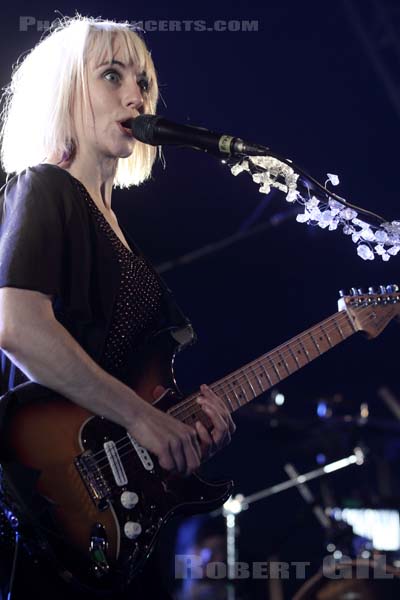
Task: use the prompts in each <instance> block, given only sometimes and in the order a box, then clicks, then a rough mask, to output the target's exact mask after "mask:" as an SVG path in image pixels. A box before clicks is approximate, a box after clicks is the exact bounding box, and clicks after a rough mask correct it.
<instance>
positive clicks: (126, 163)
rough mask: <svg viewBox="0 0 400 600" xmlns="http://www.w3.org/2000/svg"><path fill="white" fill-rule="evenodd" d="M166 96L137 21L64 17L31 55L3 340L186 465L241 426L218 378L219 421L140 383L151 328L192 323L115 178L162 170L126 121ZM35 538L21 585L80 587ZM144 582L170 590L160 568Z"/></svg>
mask: <svg viewBox="0 0 400 600" xmlns="http://www.w3.org/2000/svg"><path fill="white" fill-rule="evenodd" d="M157 97H158V88H157V77H156V72H155V68H154V65H153V61H152V58H151V56H150V53H149V51H148V50H147V48H146V46H145V44H144V42H143V40H142V39H141V37H140V36H139V35H138V34H137V33H136V32H135V31H134V28H133V27H131V26H129V24H127V23H115V22H110V21H102V20H100V19H92V18H83V17H80V16H77V17H74V18H72V19H64V20H62V21H60V22H58V24H57V25H56V26H54V27H53V28H52V29H51V31H49V32H48V34H47V35H46V36H45V37H44V39H42V40H41V41H40V43H39V44H38V45H37V46H36V47H35V48H34V49H33V50H32V51H31V52H30V53H29V54H27V55H26V56H25V57H24V58H23V60H22V61H21V62H20V63H19V64H18V65H17V67H16V69H15V71H14V73H13V77H12V81H11V83H10V86H9V87H8V89H7V91H6V94H5V96H4V98H3V112H2V132H1V134H2V138H1V142H2V145H1V159H2V164H3V168H4V170H5V172H6V173H7V175H8V178H7V183H6V185H5V186H4V187H3V189H2V190H1V195H0V210H1V236H0V347H1V348H2V350H3V360H2V366H3V373H7V376H8V377H9V380H8V381H6V382H5V381H4V378H3V384H4V383H6V385H5V387H10V386H13V385H15V384H16V383H19V382H21V381H23V380H24V379H29V380H31V381H33V382H36V383H38V384H41V385H42V386H45V387H46V388H50V389H51V390H53V391H55V392H57V393H59V394H61V395H62V396H64V397H65V398H67V399H68V400H70V401H71V402H73V403H75V404H78V405H80V406H82V407H84V408H85V409H88V410H89V411H90V412H91V413H94V414H97V415H102V416H104V417H105V418H106V419H108V420H110V421H113V422H115V423H117V424H119V425H121V426H123V427H124V429H126V430H127V431H128V432H129V434H131V435H132V436H133V437H134V438H135V439H136V440H137V442H138V443H139V444H141V445H142V446H143V447H144V448H146V449H147V450H148V451H150V452H152V453H153V454H154V455H155V456H156V457H157V458H158V461H159V464H160V466H161V467H163V468H164V469H165V470H167V471H170V472H171V473H177V474H179V475H182V476H184V475H188V474H191V473H192V472H193V471H194V470H195V469H196V468H197V467H198V466H199V465H200V462H201V460H202V458H204V457H206V456H209V455H211V454H212V453H213V452H215V451H216V450H218V449H219V448H220V447H222V446H224V445H225V444H226V443H228V442H229V440H230V435H231V434H232V433H233V431H234V429H235V426H234V424H233V421H232V419H231V416H230V413H229V411H228V410H227V408H226V406H225V404H224V402H223V401H222V400H221V399H220V398H218V397H217V396H216V395H215V394H214V393H213V392H212V391H211V390H210V389H209V388H207V387H206V386H202V388H201V392H202V394H201V396H200V399H199V404H200V405H201V408H202V409H203V411H204V412H205V413H206V415H207V416H208V417H209V420H210V422H211V425H212V426H211V428H210V429H209V430H207V429H206V428H205V427H204V426H203V425H202V424H201V422H200V421H197V422H196V423H195V424H194V425H193V426H189V425H187V424H185V423H183V422H181V421H180V420H178V419H175V418H173V417H172V416H170V415H168V414H166V413H164V412H162V411H160V410H158V409H157V408H155V407H153V406H152V405H151V403H150V402H148V401H145V400H144V399H143V398H142V397H140V395H139V394H138V393H136V392H135V390H134V389H132V387H131V386H130V385H129V383H130V380H129V374H130V372H131V370H132V368H133V367H134V365H132V360H133V355H134V350H136V348H137V347H138V346H139V345H140V343H141V342H142V341H143V340H144V339H145V338H146V336H148V335H149V333H151V332H153V331H155V330H156V329H157V328H159V327H160V326H171V325H174V326H176V327H178V326H179V327H180V328H182V327H184V326H185V327H186V329H190V325H189V323H188V321H187V320H186V319H185V318H184V317H183V315H182V313H181V311H180V310H179V309H178V308H177V306H176V304H175V303H174V301H173V299H172V297H171V294H170V292H169V290H168V289H167V288H166V286H165V285H164V284H163V282H162V281H161V280H160V278H159V277H158V276H157V274H156V273H155V271H154V270H153V268H152V267H151V265H149V263H148V262H147V260H146V259H145V258H144V257H143V255H142V254H141V253H140V252H139V251H138V249H137V248H136V247H135V245H134V244H133V243H132V241H131V240H130V239H129V238H128V237H127V234H126V232H124V231H123V229H122V228H121V226H120V225H119V223H118V219H117V217H116V215H115V213H114V212H113V210H112V190H113V187H114V186H119V187H130V186H136V185H139V184H140V183H141V182H142V181H144V180H145V179H146V178H148V177H149V175H150V173H151V168H152V165H153V162H154V159H155V149H154V148H152V147H150V146H146V145H144V144H142V143H140V142H137V141H136V140H135V139H134V138H133V136H132V134H131V133H130V131H129V130H128V129H127V128H125V127H124V125H123V123H124V122H125V121H126V120H127V119H129V118H132V117H136V116H138V115H139V114H141V113H154V112H155V110H156V105H157ZM132 197H133V198H132V201H134V193H132ZM171 307H172V309H171ZM171 314H173V315H174V317H171ZM171 319H172V321H173V320H174V319H175V322H172V321H171ZM6 363H7V364H6ZM162 392H163V389H162V388H161V387H160V388H159V389H156V390H154V397H157V395H159V394H161V393H162ZM21 552H22V554H21V555H20V558H19V559H18V560H17V565H16V572H15V578H14V581H13V593H14V595H13V596H12V598H25V597H26V595H24V591H23V582H24V579H25V583H26V580H27V577H28V574H29V589H30V591H31V593H32V594H33V593H34V592H37V593H40V594H41V597H42V598H47V597H52V598H54V597H57V598H64V596H65V597H68V598H70V597H71V592H70V590H68V588H67V587H66V584H64V583H63V582H61V580H59V579H58V578H57V576H56V575H53V574H46V575H44V571H43V570H41V567H40V566H39V567H38V568H37V569H36V568H35V567H32V566H31V565H30V564H29V558H28V557H27V556H24V554H23V551H22V550H21ZM21 557H22V558H21ZM6 563H7V561H6ZM6 566H7V565H6ZM147 571H149V568H147ZM145 574H146V569H145ZM143 581H144V582H145V583H143ZM134 585H135V586H136V588H134V589H135V590H137V589H142V590H143V591H142V592H141V593H143V594H145V595H146V597H148V596H154V597H157V598H158V599H160V598H163V597H164V596H165V597H166V594H165V593H164V592H162V591H161V590H160V589H158V588H157V585H160V584H159V578H155V577H151V578H149V577H148V575H147V576H146V575H143V576H142V577H141V578H139V579H137V580H136V581H135V583H134ZM140 586H143V587H142V588H141V587H140ZM151 586H155V590H153V588H152V587H151ZM152 590H153V593H152ZM55 594H57V596H55ZM76 594H79V592H75V591H74V595H76ZM84 597H85V598H88V597H89V596H88V594H87V593H85V594H84ZM112 597H113V598H115V597H116V596H115V595H113V596H112ZM121 597H125V596H121ZM126 597H132V596H129V595H127V596H126ZM139 597H145V596H144V595H143V596H141V595H139Z"/></svg>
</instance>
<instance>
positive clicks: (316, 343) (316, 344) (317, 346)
mask: <svg viewBox="0 0 400 600" xmlns="http://www.w3.org/2000/svg"><path fill="white" fill-rule="evenodd" d="M310 338H311V339H312V341H313V342H314V346H315V347H316V349H317V352H318V354H319V355H321V354H322V352H321V349H320V347H319V344H318V342H317V341H316V340H315V339H314V336H313V334H312V333H311V331H310Z"/></svg>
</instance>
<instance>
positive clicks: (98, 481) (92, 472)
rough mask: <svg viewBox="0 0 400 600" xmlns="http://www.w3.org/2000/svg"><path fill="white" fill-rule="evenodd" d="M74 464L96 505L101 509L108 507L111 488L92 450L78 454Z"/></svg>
mask: <svg viewBox="0 0 400 600" xmlns="http://www.w3.org/2000/svg"><path fill="white" fill-rule="evenodd" d="M74 464H75V467H76V468H77V470H78V473H79V475H80V476H81V479H82V481H83V483H84V484H85V487H86V489H87V491H88V492H89V495H90V497H91V499H92V501H93V502H94V504H95V505H96V507H97V508H98V509H99V510H105V509H106V508H108V498H109V497H110V496H111V489H110V487H109V485H108V484H107V482H106V480H105V478H104V477H103V474H102V472H101V470H100V468H99V467H98V465H97V461H96V460H95V458H94V457H93V453H92V451H91V450H87V451H86V452H83V454H81V455H80V456H77V457H76V458H75V460H74Z"/></svg>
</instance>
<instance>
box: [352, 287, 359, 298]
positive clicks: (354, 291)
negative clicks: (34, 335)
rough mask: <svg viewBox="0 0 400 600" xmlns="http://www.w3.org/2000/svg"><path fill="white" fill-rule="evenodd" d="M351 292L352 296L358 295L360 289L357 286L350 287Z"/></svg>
mask: <svg viewBox="0 0 400 600" xmlns="http://www.w3.org/2000/svg"><path fill="white" fill-rule="evenodd" d="M350 294H351V295H352V296H358V289H357V288H355V287H352V288H351V289H350Z"/></svg>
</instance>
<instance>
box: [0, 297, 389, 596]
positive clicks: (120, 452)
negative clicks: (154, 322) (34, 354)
mask: <svg viewBox="0 0 400 600" xmlns="http://www.w3.org/2000/svg"><path fill="white" fill-rule="evenodd" d="M399 315H400V293H399V288H398V287H397V286H388V287H387V288H385V287H383V286H381V287H380V290H379V292H376V291H375V290H373V289H371V288H370V293H368V294H364V293H359V292H358V291H357V290H355V289H354V288H353V289H352V293H350V294H349V295H344V294H342V297H341V298H340V299H339V312H337V313H335V314H334V315H332V316H331V317H329V318H327V319H325V320H324V321H322V322H320V323H318V324H317V325H315V326H314V327H311V328H310V329H308V330H307V331H304V332H303V333H301V334H300V335H298V336H296V337H294V338H292V339H291V340H290V341H288V342H286V343H285V344H282V345H281V346H279V347H277V348H275V349H274V350H272V351H271V352H268V353H267V354H264V355H263V356H260V357H259V358H257V359H255V360H253V361H252V362H250V363H248V364H246V365H245V366H243V367H242V368H240V369H238V370H237V371H234V372H233V373H231V374H230V375H228V376H226V377H224V378H223V379H220V380H218V381H216V382H215V383H214V384H212V385H211V386H210V387H211V388H212V390H213V391H214V392H215V393H216V394H217V395H219V396H220V397H221V398H222V399H223V401H224V402H225V404H226V406H227V407H228V408H229V410H230V411H231V412H232V413H233V412H235V411H236V410H237V409H239V408H240V407H242V406H244V405H245V404H247V403H248V402H250V401H251V400H253V399H254V398H256V397H257V396H259V395H260V394H263V393H264V392H266V391H267V390H269V389H270V388H271V387H273V386H274V385H276V384H277V383H278V382H280V381H282V380H283V379H285V378H286V377H288V376H289V375H292V373H294V372H296V371H298V370H299V369H301V368H302V367H304V366H306V365H308V364H309V363H310V362H311V361H313V360H314V359H315V358H318V357H319V356H320V355H321V354H324V353H325V352H327V351H328V350H330V349H331V348H333V347H334V346H336V345H337V344H339V343H340V342H342V341H343V340H345V339H347V338H348V337H350V336H351V335H353V334H354V333H356V332H357V331H363V332H365V333H366V334H367V336H368V337H369V338H373V337H376V336H377V335H379V334H380V333H381V331H382V330H383V329H384V328H385V327H386V325H387V324H388V323H389V322H390V321H391V320H392V319H394V318H395V317H399ZM178 349H179V344H178V342H177V340H176V339H175V338H174V337H172V336H171V335H170V333H168V334H167V333H166V332H164V333H160V334H159V335H158V336H156V337H155V339H154V340H153V341H152V343H151V344H147V345H146V347H145V348H144V349H143V351H142V352H141V353H140V356H138V357H137V360H136V362H135V363H134V364H136V365H137V368H136V370H135V373H134V374H133V375H132V381H131V385H132V388H133V389H135V391H136V392H137V393H138V394H139V395H140V396H141V397H142V398H144V399H145V400H147V401H148V402H151V403H152V404H154V406H156V407H157V408H159V409H161V410H163V411H165V412H168V413H169V414H171V415H172V416H173V417H176V418H177V419H180V420H181V421H183V422H185V423H188V424H191V425H192V424H194V423H195V421H196V420H198V419H200V420H201V421H202V422H203V424H204V425H205V426H206V427H207V428H210V426H211V423H210V420H209V419H208V417H207V416H206V415H205V413H204V412H203V411H201V408H200V407H199V405H198V404H197V403H196V399H197V398H198V396H199V395H200V392H196V393H193V394H192V395H190V396H188V397H185V398H183V397H182V395H181V394H180V392H179V390H178V387H177V385H176V382H175V378H174V372H173V361H174V357H175V354H176V352H177V351H178ZM157 385H162V386H163V387H164V388H166V391H165V393H164V394H163V396H162V397H161V398H160V399H159V400H157V401H156V402H155V401H154V400H153V390H154V389H155V388H156V386H157ZM14 393H15V394H16V395H17V397H18V399H19V400H20V402H18V403H14V404H15V406H14V407H12V406H11V407H10V408H9V409H8V413H9V414H8V419H7V420H6V425H5V427H4V430H5V431H4V432H3V435H2V439H1V446H2V455H3V456H5V457H6V460H3V467H4V473H5V474H6V482H7V481H8V484H9V486H10V487H11V488H12V490H13V493H14V497H15V498H17V499H18V502H17V504H16V506H18V510H19V512H20V513H21V514H22V515H23V517H22V518H21V522H22V523H25V522H26V523H28V524H27V525H26V526H27V527H28V528H29V527H30V528H31V531H33V532H34V537H35V539H36V549H39V551H40V552H41V553H43V554H44V555H45V556H47V557H48V558H49V559H50V560H51V561H52V562H53V563H54V564H55V565H56V566H57V568H58V570H59V572H60V573H61V574H62V575H63V577H64V578H66V579H68V580H70V581H71V582H72V583H74V582H75V583H76V584H77V585H80V586H84V587H85V586H87V588H89V589H94V588H100V589H117V588H118V589H120V588H123V587H124V585H127V584H128V583H129V582H130V581H131V580H132V579H133V578H134V577H135V576H136V575H137V573H138V572H139V571H140V570H141V569H142V567H143V566H144V564H145V562H146V560H147V558H148V557H149V556H150V554H151V552H152V550H153V548H154V545H155V542H156V539H157V535H158V533H159V531H160V529H161V528H162V526H163V525H164V524H165V522H166V521H167V520H168V519H169V518H170V517H171V516H172V515H175V514H195V513H198V512H208V511H211V510H214V509H216V508H218V507H219V506H221V505H222V504H223V502H225V500H226V499H227V498H228V497H229V495H230V493H231V491H232V486H233V483H232V482H230V481H226V482H220V483H208V482H205V481H204V480H202V479H201V478H200V477H199V476H197V475H196V474H193V475H191V476H190V477H187V478H183V477H177V476H172V475H170V474H168V473H166V472H165V471H163V470H162V469H161V468H160V467H159V465H158V463H157V460H156V458H155V457H154V456H153V455H151V454H150V453H149V452H148V451H147V450H146V449H145V448H143V447H142V446H140V445H139V444H138V443H137V441H136V440H135V439H133V438H132V437H131V436H130V435H129V433H127V432H126V431H125V430H124V429H123V428H122V427H120V426H118V425H116V424H114V423H112V422H110V421H107V420H106V419H104V418H102V417H99V416H95V415H93V414H92V413H90V412H89V411H87V410H86V409H84V408H82V407H80V406H78V405H75V404H73V403H71V402H69V401H68V400H66V399H65V398H63V397H61V396H60V395H57V394H55V393H54V392H52V391H51V390H49V389H47V388H44V387H42V386H39V385H38V384H34V383H31V382H29V383H26V384H23V385H21V386H18V387H17V388H15V389H14ZM21 470H22V471H23V473H25V474H26V475H27V477H23V478H22V480H23V481H25V484H24V486H21V485H19V484H18V482H17V479H18V477H13V474H14V473H16V472H18V473H20V472H21ZM29 478H30V479H29ZM27 479H29V480H30V481H31V482H32V486H31V488H32V489H30V488H29V486H26V481H27ZM24 488H27V489H28V490H30V491H27V489H24ZM39 499H40V501H39Z"/></svg>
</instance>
